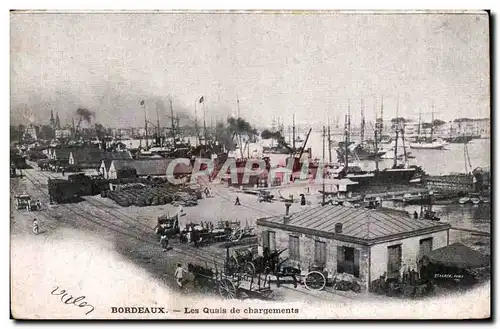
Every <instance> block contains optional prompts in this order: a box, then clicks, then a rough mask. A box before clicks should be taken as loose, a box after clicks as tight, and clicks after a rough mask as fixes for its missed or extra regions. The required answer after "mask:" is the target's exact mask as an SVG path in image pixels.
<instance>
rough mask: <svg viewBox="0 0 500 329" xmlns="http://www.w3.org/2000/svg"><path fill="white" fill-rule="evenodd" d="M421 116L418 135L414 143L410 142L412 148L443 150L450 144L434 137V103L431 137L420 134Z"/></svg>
mask: <svg viewBox="0 0 500 329" xmlns="http://www.w3.org/2000/svg"><path fill="white" fill-rule="evenodd" d="M421 125H422V123H421V117H420V116H419V122H418V137H417V138H416V140H415V141H414V142H412V143H410V148H412V149H425V150H442V149H444V148H445V146H446V145H448V143H447V142H445V141H444V140H442V139H441V138H437V137H434V105H433V111H432V122H431V133H430V137H425V136H421V135H420V127H421Z"/></svg>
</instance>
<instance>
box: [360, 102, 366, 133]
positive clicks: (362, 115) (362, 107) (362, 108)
mask: <svg viewBox="0 0 500 329" xmlns="http://www.w3.org/2000/svg"><path fill="white" fill-rule="evenodd" d="M364 106H365V104H364V102H363V99H361V131H360V138H361V143H363V141H364V140H365V108H364Z"/></svg>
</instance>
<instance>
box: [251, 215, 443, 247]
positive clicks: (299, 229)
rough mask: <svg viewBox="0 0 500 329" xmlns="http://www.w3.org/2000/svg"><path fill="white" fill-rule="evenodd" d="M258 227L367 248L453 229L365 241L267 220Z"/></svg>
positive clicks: (439, 229) (401, 234) (262, 219)
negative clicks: (313, 236)
mask: <svg viewBox="0 0 500 329" xmlns="http://www.w3.org/2000/svg"><path fill="white" fill-rule="evenodd" d="M268 218H270V217H268ZM257 225H261V226H265V227H269V228H277V229H282V230H287V231H291V232H295V233H302V234H307V235H315V236H319V237H322V238H327V239H334V240H338V241H343V242H349V243H355V244H361V245H365V246H373V245H376V244H379V243H383V242H390V241H395V240H401V239H406V238H411V237H415V236H419V235H424V234H429V233H435V232H440V231H446V230H449V229H450V228H451V225H450V224H448V223H440V224H438V225H436V226H434V227H427V228H422V229H418V230H415V231H411V232H402V233H398V234H391V235H387V236H383V237H379V238H373V239H363V238H355V237H352V236H348V235H344V234H336V233H332V232H325V231H320V230H314V229H310V228H305V227H298V226H294V225H289V224H284V223H275V222H270V221H267V220H266V218H260V219H257Z"/></svg>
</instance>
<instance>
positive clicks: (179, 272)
mask: <svg viewBox="0 0 500 329" xmlns="http://www.w3.org/2000/svg"><path fill="white" fill-rule="evenodd" d="M174 277H175V280H176V281H177V285H178V286H179V288H181V289H182V288H183V283H184V282H183V281H184V269H183V268H182V265H181V264H177V269H176V270H175V273H174Z"/></svg>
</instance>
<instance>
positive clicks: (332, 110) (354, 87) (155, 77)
mask: <svg viewBox="0 0 500 329" xmlns="http://www.w3.org/2000/svg"><path fill="white" fill-rule="evenodd" d="M489 70H490V67H489V26H488V15H487V14H486V13H485V12H482V13H481V12H478V13H472V12H470V13H468V14H456V13H454V14H439V15H437V14H434V15H433V14H397V15H394V14H393V15H384V14H378V15H370V14H352V13H350V14H346V13H338V12H337V13H335V12H334V13H329V14H319V13H314V14H312V13H311V14H292V13H286V14H280V15H276V14H255V13H253V14H247V15H234V14H222V13H215V14H195V13H188V14H182V13H154V14H153V13H151V14H139V13H133V14H131V13H127V14H125V13H120V14H111V13H110V14H90V13H89V14H63V13H50V14H45V13H44V14H42V13H36V14H35V13H15V12H14V13H12V14H11V123H12V124H19V123H27V122H26V121H27V120H26V119H27V118H28V117H31V118H32V119H33V120H34V122H36V123H38V124H40V123H48V120H49V118H50V111H51V110H53V111H54V113H56V112H57V113H58V114H59V117H60V120H61V125H65V124H67V123H71V117H76V110H77V108H78V107H84V108H88V109H89V110H91V111H94V112H95V113H96V115H95V120H96V122H99V123H102V124H103V125H105V126H111V127H140V126H142V125H143V124H144V110H143V109H142V108H141V105H140V102H141V101H142V100H145V101H146V109H147V115H148V119H149V120H150V121H156V102H157V101H161V102H162V103H163V105H161V104H160V106H159V112H160V123H161V125H162V126H169V119H168V118H167V115H168V114H169V112H170V102H169V100H170V98H172V99H173V108H174V111H175V112H182V113H184V115H189V116H194V113H195V103H196V107H197V109H196V112H197V116H198V118H199V119H200V120H201V119H202V117H203V110H205V113H206V118H207V121H209V120H210V118H212V120H213V121H215V120H216V119H221V118H226V117H227V116H228V115H233V116H236V114H237V112H238V110H237V102H236V100H237V99H238V100H239V113H240V115H241V116H242V117H243V118H245V119H246V120H248V121H249V122H251V123H252V124H254V125H258V126H263V125H268V126H270V125H271V120H272V118H273V117H282V118H283V119H284V125H285V126H288V125H290V124H291V122H292V115H293V114H295V121H296V123H297V124H299V125H308V124H311V125H318V124H321V122H323V123H325V124H326V123H327V120H330V122H331V123H332V122H335V120H337V118H338V119H339V121H340V122H341V123H343V120H344V115H345V113H346V112H347V109H348V104H349V102H350V104H351V105H350V109H351V114H352V121H353V122H359V121H360V117H361V115H360V112H361V101H363V103H364V112H365V116H366V120H367V121H373V120H374V113H375V111H377V113H378V115H380V107H381V105H380V103H381V99H382V97H383V99H384V118H386V119H389V118H392V117H395V116H396V115H398V116H403V117H406V118H412V119H418V116H419V112H422V120H423V121H430V120H431V113H430V112H431V111H432V109H434V112H435V114H434V118H435V119H440V120H443V121H451V120H453V119H455V118H459V117H470V118H482V117H489V116H490V72H489ZM202 96H203V97H204V102H203V103H199V99H200V97H202ZM398 99H399V106H398ZM432 104H434V106H433V105H432Z"/></svg>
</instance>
